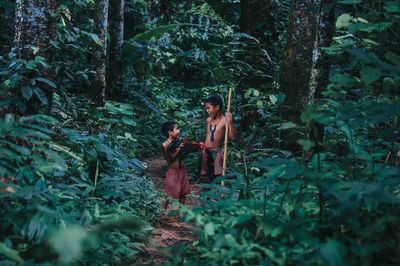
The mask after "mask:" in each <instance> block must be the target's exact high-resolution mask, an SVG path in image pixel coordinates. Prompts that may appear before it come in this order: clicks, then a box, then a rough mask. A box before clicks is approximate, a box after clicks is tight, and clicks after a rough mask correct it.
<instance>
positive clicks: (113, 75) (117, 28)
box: [107, 0, 125, 100]
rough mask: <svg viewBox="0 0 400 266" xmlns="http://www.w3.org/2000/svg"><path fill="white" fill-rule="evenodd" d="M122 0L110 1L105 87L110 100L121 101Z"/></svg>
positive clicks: (123, 2)
mask: <svg viewBox="0 0 400 266" xmlns="http://www.w3.org/2000/svg"><path fill="white" fill-rule="evenodd" d="M124 6H125V1H124V0H111V1H110V10H109V18H110V26H109V32H110V47H109V65H108V74H107V85H108V87H109V91H110V98H111V99H114V100H121V99H122V98H123V95H122V91H123V65H122V46H123V44H124Z"/></svg>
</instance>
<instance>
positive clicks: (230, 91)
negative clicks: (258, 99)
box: [222, 88, 232, 185]
mask: <svg viewBox="0 0 400 266" xmlns="http://www.w3.org/2000/svg"><path fill="white" fill-rule="evenodd" d="M231 101H232V88H229V94H228V108H227V109H226V111H227V112H230V111H231ZM228 140H229V123H228V121H226V125H225V141H224V162H223V165H222V175H225V171H226V159H227V158H228ZM222 185H224V182H222Z"/></svg>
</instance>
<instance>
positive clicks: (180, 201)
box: [179, 196, 186, 205]
mask: <svg viewBox="0 0 400 266" xmlns="http://www.w3.org/2000/svg"><path fill="white" fill-rule="evenodd" d="M185 202H186V196H180V197H179V203H180V204H182V205H185Z"/></svg>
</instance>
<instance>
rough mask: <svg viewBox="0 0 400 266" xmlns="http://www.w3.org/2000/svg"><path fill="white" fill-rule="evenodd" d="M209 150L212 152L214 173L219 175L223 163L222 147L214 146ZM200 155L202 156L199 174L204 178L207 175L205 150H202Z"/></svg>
mask: <svg viewBox="0 0 400 266" xmlns="http://www.w3.org/2000/svg"><path fill="white" fill-rule="evenodd" d="M211 151H212V153H213V159H214V175H215V176H220V175H222V168H223V164H224V150H223V149H222V148H216V149H213V150H211ZM201 156H202V158H201V176H203V177H204V178H208V176H207V173H208V172H207V170H208V165H207V158H208V154H207V152H206V151H205V150H202V151H201Z"/></svg>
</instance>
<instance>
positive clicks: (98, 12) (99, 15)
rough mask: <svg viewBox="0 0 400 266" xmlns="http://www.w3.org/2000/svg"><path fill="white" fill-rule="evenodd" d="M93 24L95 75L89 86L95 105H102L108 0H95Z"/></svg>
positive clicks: (104, 94) (103, 98)
mask: <svg viewBox="0 0 400 266" xmlns="http://www.w3.org/2000/svg"><path fill="white" fill-rule="evenodd" d="M94 24H95V33H96V34H97V36H98V38H99V41H98V43H97V48H98V49H97V51H96V54H95V56H94V70H95V76H94V80H93V84H92V86H91V95H92V98H93V101H94V102H95V103H96V104H97V105H104V103H105V100H106V99H105V97H106V60H107V27H108V0H97V1H96V3H95V15H94Z"/></svg>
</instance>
